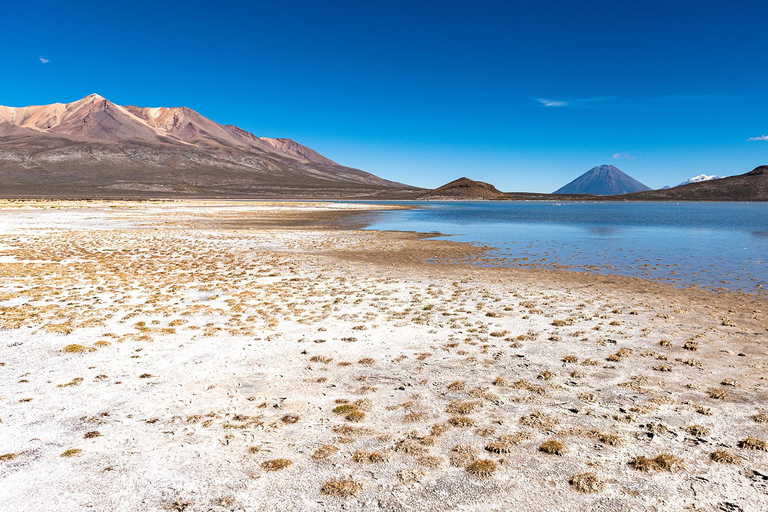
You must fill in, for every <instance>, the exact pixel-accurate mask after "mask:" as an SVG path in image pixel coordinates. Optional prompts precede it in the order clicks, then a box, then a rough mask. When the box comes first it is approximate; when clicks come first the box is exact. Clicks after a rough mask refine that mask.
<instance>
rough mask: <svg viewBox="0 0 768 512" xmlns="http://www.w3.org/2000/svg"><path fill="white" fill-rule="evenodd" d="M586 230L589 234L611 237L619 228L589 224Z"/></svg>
mask: <svg viewBox="0 0 768 512" xmlns="http://www.w3.org/2000/svg"><path fill="white" fill-rule="evenodd" d="M587 231H588V232H589V234H591V235H596V236H602V237H611V236H615V235H617V234H618V233H619V231H620V230H619V228H617V227H615V226H589V227H588V228H587Z"/></svg>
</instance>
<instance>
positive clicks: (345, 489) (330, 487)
mask: <svg viewBox="0 0 768 512" xmlns="http://www.w3.org/2000/svg"><path fill="white" fill-rule="evenodd" d="M362 488H363V486H362V485H360V484H359V483H357V482H355V481H354V480H352V479H351V478H342V479H339V480H329V481H327V482H325V483H324V484H323V487H322V488H320V492H322V493H323V494H327V495H328V496H335V497H337V498H349V497H350V496H354V495H355V494H357V493H358V492H360V490H361V489H362Z"/></svg>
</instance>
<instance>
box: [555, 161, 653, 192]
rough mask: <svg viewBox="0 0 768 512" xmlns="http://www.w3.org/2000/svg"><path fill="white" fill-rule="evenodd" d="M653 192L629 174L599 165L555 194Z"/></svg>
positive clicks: (609, 166)
mask: <svg viewBox="0 0 768 512" xmlns="http://www.w3.org/2000/svg"><path fill="white" fill-rule="evenodd" d="M644 190H651V188H650V187H648V186H646V185H643V184H642V183H640V182H639V181H637V180H636V179H634V178H632V177H631V176H629V175H628V174H625V173H623V172H622V171H620V170H619V169H617V168H616V167H614V166H612V165H599V166H597V167H593V168H592V169H590V170H589V171H587V172H585V173H584V174H582V175H581V176H579V177H578V178H576V179H575V180H573V181H572V182H570V183H568V184H567V185H565V186H564V187H562V188H560V189H558V190H556V191H555V192H554V193H555V194H590V195H596V196H608V195H618V194H631V193H633V192H640V191H644Z"/></svg>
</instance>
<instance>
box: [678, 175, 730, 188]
mask: <svg viewBox="0 0 768 512" xmlns="http://www.w3.org/2000/svg"><path fill="white" fill-rule="evenodd" d="M721 177H722V176H715V175H714V174H699V175H698V176H694V177H693V178H689V179H687V180H685V181H684V182H682V183H681V184H680V185H678V187H680V186H683V185H690V184H691V183H700V182H702V181H711V180H719V179H720V178H721Z"/></svg>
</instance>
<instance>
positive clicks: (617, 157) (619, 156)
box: [611, 153, 637, 160]
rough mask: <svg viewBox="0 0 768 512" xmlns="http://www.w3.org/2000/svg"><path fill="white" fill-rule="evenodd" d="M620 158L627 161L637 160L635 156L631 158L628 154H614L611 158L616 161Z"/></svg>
mask: <svg viewBox="0 0 768 512" xmlns="http://www.w3.org/2000/svg"><path fill="white" fill-rule="evenodd" d="M621 157H624V158H626V159H627V160H636V159H637V157H636V156H632V155H630V154H629V153H614V154H613V156H612V157H611V158H613V159H614V160H618V159H619V158H621Z"/></svg>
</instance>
